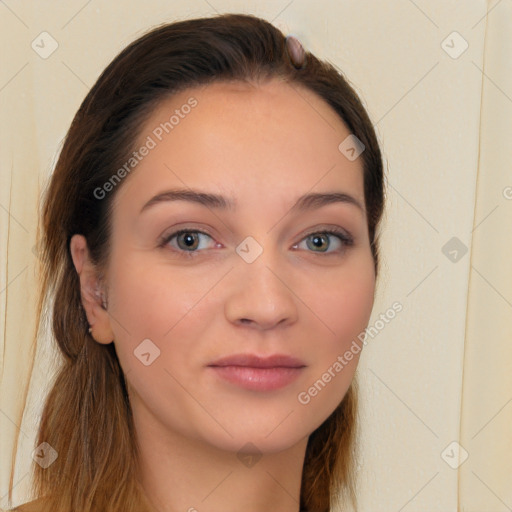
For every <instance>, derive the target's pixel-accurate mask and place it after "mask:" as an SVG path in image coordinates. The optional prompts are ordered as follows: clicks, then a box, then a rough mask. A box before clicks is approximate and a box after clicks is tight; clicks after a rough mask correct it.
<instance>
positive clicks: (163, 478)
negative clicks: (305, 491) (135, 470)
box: [134, 417, 308, 512]
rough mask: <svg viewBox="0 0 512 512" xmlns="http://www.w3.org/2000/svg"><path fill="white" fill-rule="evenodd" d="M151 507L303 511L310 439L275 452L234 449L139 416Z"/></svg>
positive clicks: (189, 511) (192, 511) (197, 511)
mask: <svg viewBox="0 0 512 512" xmlns="http://www.w3.org/2000/svg"><path fill="white" fill-rule="evenodd" d="M134 420H135V425H136V432H137V442H138V449H139V456H140V457H139V462H140V467H139V471H140V475H139V476H140V481H141V483H142V487H143V488H144V491H145V493H146V495H147V498H148V500H149V501H150V503H151V504H152V506H153V511H152V512H205V511H208V512H235V511H236V512H238V511H240V510H244V512H268V510H276V511H279V512H299V508H300V507H299V505H300V487H301V478H302V468H303V464H304V457H305V452H306V445H307V440H308V438H307V437H306V438H304V439H303V440H301V441H300V442H299V443H297V444H296V445H294V446H292V447H290V448H288V449H286V450H284V451H281V452H277V453H264V454H260V453H246V454H242V453H236V452H232V451H225V450H221V449H218V448H217V447H215V446H212V445H211V444H207V443H205V442H204V441H202V440H197V439H191V438H190V437H185V436H182V435H180V434H179V433H176V432H169V430H168V429H165V428H164V427H163V426H162V425H159V424H155V423H151V421H150V419H149V417H144V418H140V417H138V418H135V417H134Z"/></svg>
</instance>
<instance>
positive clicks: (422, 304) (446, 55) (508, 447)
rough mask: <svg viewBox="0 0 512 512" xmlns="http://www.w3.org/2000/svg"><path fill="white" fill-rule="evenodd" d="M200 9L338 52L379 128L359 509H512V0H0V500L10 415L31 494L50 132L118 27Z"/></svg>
mask: <svg viewBox="0 0 512 512" xmlns="http://www.w3.org/2000/svg"><path fill="white" fill-rule="evenodd" d="M215 12H219V13H220V12H246V13H253V14H256V15H260V16H262V17H264V18H266V19H268V20H269V21H273V22H274V23H275V24H276V25H277V26H279V27H280V28H281V29H282V30H283V31H284V32H286V33H293V34H295V35H296V36H298V37H299V38H300V39H301V41H302V42H303V44H304V46H305V47H307V48H308V49H310V50H311V51H313V52H315V53H317V54H318V55H319V56H320V57H322V58H325V59H327V60H329V61H331V62H332V63H334V64H335V65H336V66H338V67H339V68H340V69H341V70H342V71H343V72H344V73H345V74H346V75H347V77H348V78H349V80H350V81H351V82H352V83H353V84H354V85H355V87H356V89H357V90H358V92H359V93H360V94H361V96H362V98H363V100H364V102H365V104H366V106H367V108H368V110H369V112H370V115H371V117H372V119H373V121H374V123H375V126H376V129H377V132H378V135H379V138H380V140H381V142H382V145H383V151H384V155H385V160H386V167H387V178H388V179H387V182H388V188H389V194H388V210H387V214H386V218H385V221H384V223H383V226H382V228H383V229H382V274H381V276H380V280H379V283H378V291H377V299H376V303H375V308H374V313H373V315H372V319H371V321H370V326H371V327H372V330H370V331H369V332H368V337H367V344H366V345H365V349H364V350H363V353H362V357H361V360H360V366H359V368H358V372H357V374H358V379H359V383H360V388H361V402H362V409H361V420H362V430H361V452H362V453H361V460H360V461H359V475H360V498H359V499H360V505H361V509H360V512H381V511H382V512H419V511H425V510H428V511H430V512H452V511H454V512H455V511H463V512H502V511H503V512H505V511H510V510H512V486H511V485H510V483H511V482H512V457H511V454H512V263H511V260H512V259H511V254H512V144H511V141H512V64H511V62H512V36H511V33H512V1H511V0H494V1H489V2H486V1H484V0H466V1H464V2H462V1H460V0H450V1H447V0H428V1H427V0H388V1H387V2H381V1H378V0H373V1H370V0H368V1H359V2H355V1H349V0H343V1H334V0H326V1H323V2H321V1H320V2H312V1H307V0H291V1H290V0H283V1H277V0H276V1H269V0H267V1H259V2H258V1H256V0H250V1H239V0H231V1H229V0H208V1H207V0H195V1H193V2H187V1H185V0H175V1H172V2H169V1H164V0H146V1H145V2H135V1H133V0H130V1H124V2H105V1H101V0H89V1H86V0H73V1H69V2H56V1H54V2H31V1H26V0H20V1H17V2H16V1H14V0H5V1H0V41H1V44H0V48H1V49H0V52H1V54H0V55H1V66H0V114H1V118H0V269H1V271H0V509H2V508H6V507H7V496H6V495H7V490H8V481H9V472H10V468H11V451H12V447H13V444H14V437H15V434H16V432H17V431H18V430H19V431H21V434H20V446H19V449H18V455H17V471H16V476H15V484H16V487H15V490H14V505H17V504H20V503H22V502H24V501H27V500H28V499H29V495H28V489H29V480H30V473H29V472H30V467H31V464H34V462H33V460H32V457H31V453H32V450H33V449H34V447H35V446H34V441H35V433H36V429H37V422H38V417H39V415H40V412H41V405H42V401H43V399H44V396H45V393H46V392H47V389H48V387H47V384H48V381H49V380H50V378H51V377H52V375H53V372H54V371H55V368H56V366H57V364H58V357H57V354H56V353H55V352H54V349H53V346H52V344H51V339H50V338H49V337H48V336H47V337H43V339H42V340H41V344H40V346H39V348H38V350H37V352H35V347H34V346H33V344H32V332H33V329H34V312H35V290H36V276H35V268H36V266H35V264H36V261H37V250H36V249H35V248H34V244H35V235H36V226H37V203H38V198H39V195H40V193H41V190H42V187H43V186H44V184H45V183H46V180H47V177H48V175H49V174H50V172H51V170H52V166H53V164H54V162H55V159H56V156H57V153H58V150H59V148H60V142H61V140H62V138H63V136H64V135H65V133H66V130H67V128H68V126H69V124H70V122H71V119H72V117H73V115H74V113H75V111H76V110H77V108H78V106H79V104H80V103H81V101H82V99H83V98H84V96H85V94H86V93H87V91H88V90H89V88H90V87H91V86H92V84H93V83H94V81H95V80H96V79H97V77H98V76H99V74H100V73H101V71H102V70H103V68H104V67H105V66H106V65H107V64H108V62H109V61H110V60H111V59H112V58H113V57H114V56H115V55H116V54H117V53H118V52H119V51H120V50H121V49H122V48H123V47H124V46H125V45H126V44H127V43H129V42H130V41H132V40H133V39H134V38H136V37H138V36H139V35H141V34H142V33H143V32H144V31H146V30H147V29H149V28H150V27H151V26H153V25H155V24H159V23H162V22H165V21H172V20H177V19H184V18H189V17H195V16H205V15H212V14H215ZM395 302H397V303H400V304H401V306H402V310H401V311H400V312H398V313H395V314H394V315H393V318H392V319H391V316H392V315H391V313H392V312H393V310H392V305H393V304H394V303H395ZM31 372H32V377H31V379H30V381H29V378H30V374H31ZM27 384H29V387H28V388H27V389H28V395H27V400H28V402H27V403H28V407H27V410H26V411H25V415H24V416H23V418H22V417H21V414H22V405H23V400H24V398H25V387H26V386H27Z"/></svg>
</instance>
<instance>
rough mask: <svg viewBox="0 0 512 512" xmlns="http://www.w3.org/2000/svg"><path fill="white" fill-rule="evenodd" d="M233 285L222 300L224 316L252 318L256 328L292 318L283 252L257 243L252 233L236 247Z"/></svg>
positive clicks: (293, 303)
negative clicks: (223, 302)
mask: <svg viewBox="0 0 512 512" xmlns="http://www.w3.org/2000/svg"><path fill="white" fill-rule="evenodd" d="M236 253H237V257H238V258H239V259H240V260H239V261H237V263H236V268H235V270H234V272H233V273H232V279H233V280H234V285H233V288H232V292H231V293H230V294H229V297H228V298H227V301H226V316H227V317H228V319H229V320H230V321H232V322H241V321H244V322H247V321H248V320H250V321H252V322H253V323H254V324H258V325H259V326H260V327H265V328H268V327H271V326H273V325H277V324H278V323H281V322H283V323H285V322H286V323H288V322H290V321H295V320H296V316H297V308H296V301H295V297H294V294H293V293H292V291H291V289H290V284H289V283H287V279H286V275H285V274H284V273H283V271H282V269H283V268H284V265H282V264H281V263H282V261H281V260H282V258H283V257H284V256H283V255H281V254H279V251H278V250H277V249H276V248H274V247H272V246H271V244H270V243H269V244H266V245H265V246H263V244H260V243H259V242H258V241H257V240H256V239H255V238H253V237H252V236H248V237H247V238H245V239H244V240H243V241H242V242H241V243H240V244H239V245H238V246H237V248H236Z"/></svg>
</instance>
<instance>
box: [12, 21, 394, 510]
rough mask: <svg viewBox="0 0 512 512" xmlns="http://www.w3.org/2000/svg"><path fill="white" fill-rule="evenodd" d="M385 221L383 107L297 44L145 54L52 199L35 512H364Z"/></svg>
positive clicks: (95, 114) (70, 141)
mask: <svg viewBox="0 0 512 512" xmlns="http://www.w3.org/2000/svg"><path fill="white" fill-rule="evenodd" d="M383 207H384V187H383V170H382V161H381V154H380V150H379V146H378V142H377V139H376V136H375V133H374V130H373V127H372V124H371V122H370V120H369V118H368V115H367V113H366V111H365V109H364V108H363V106H362V104H361V102H360V100H359V98H358V97H357V94H356V93H355V92H354V90H353V89H352V88H351V87H350V86H349V84H348V83H347V82H346V80H345V79H344V78H343V76H342V75H341V74H340V73H339V72H338V71H336V69H335V68H334V67H333V66H331V65H329V64H327V63H325V62H322V61H320V60H318V59H317V58H316V57H315V56H314V55H312V54H311V53H309V52H305V51H304V50H303V48H302V47H301V45H300V43H299V42H298V41H297V40H296V39H295V38H293V37H289V38H285V37H284V36H283V35H282V33H281V32H280V31H279V30H277V29H276V28H275V27H273V26H272V25H271V24H269V23H268V22H266V21H264V20H262V19H259V18H256V17H254V16H246V15H234V14H229V15H222V16H217V17H213V18H207V19H206V18H203V19H194V20H187V21H181V22H177V23H173V24H166V25H163V26H161V27H158V28H156V29H154V30H152V31H151V32H149V33H148V34H146V35H144V36H143V37H141V38H140V39H138V40H137V41H135V42H134V43H132V44H130V45H129V46H128V47H127V48H126V49H125V50H124V51H122V52H121V53H120V55H118V56H117V57H116V58H115V59H114V60H113V62H112V63H111V64H110V65H109V66H108V67H107V68H106V70H105V71H104V72H103V74H102V75H101V76H100V78H99V79H98V81H97V82H96V84H95V85H94V87H93V88H92V89H91V91H90V92H89V94H88V95H87V97H86V98H85V100H84V102H83V104H82V105H81V107H80V109H79V111H78V112H77V114H76V116H75V119H74V120H73V123H72V125H71V127H70V129H69V132H68V135H67V137H66V140H65V143H64V146H63V149H62V152H61V154H60V157H59V160H58V162H57V165H56V168H55V171H54V173H53V175H52V177H51V181H50V184H49V187H48V189H47V191H46V196H45V202H44V207H43V214H42V239H41V247H42V261H43V265H42V271H43V274H42V290H41V304H40V308H39V317H38V318H39V320H40V321H41V322H42V321H43V317H42V315H41V311H44V310H46V307H47V306H48V305H51V307H52V326H53V334H54V336H55V339H56V341H57V343H58V346H59V349H60V351H61V352H62V355H63V362H62V368H61V369H60V371H59V373H58V375H57V377H56V381H55V383H54V384H53V387H52V389H51V391H50V393H49V395H48V397H47V400H46V403H45V405H44V410H43V414H42V418H41V423H40V429H39V435H38V442H37V449H36V456H38V457H39V460H38V461H37V463H35V464H34V470H35V474H34V495H35V496H37V497H39V499H37V500H35V501H33V502H31V503H29V504H26V505H25V506H21V507H19V508H18V509H15V510H19V511H32V510H34V511H38V512H39V511H52V512H55V511H61V510H62V511H69V510H73V511H83V512H93V511H94V512H100V511H101V512H103V511H123V512H126V511H137V512H141V511H159V512H163V511H166V512H167V511H169V512H171V511H178V510H188V511H194V510H197V511H199V512H200V511H202V510H205V511H206V510H207V511H217V510H223V511H226V510H239V509H241V508H242V507H243V508H244V510H249V511H254V512H257V511H268V510H279V511H284V512H288V511H290V512H291V511H294V512H297V511H299V510H307V511H308V512H321V511H322V512H324V511H327V510H330V507H335V506H336V504H337V503H338V498H339V500H340V503H343V502H344V500H351V502H352V504H353V506H354V508H355V507H356V490H355V475H354V467H355V462H356V461H355V459H356V456H357V451H356V419H357V392H356V391H357V390H356V380H355V378H354V374H355V370H356V367H357V362H358V359H359V356H360V351H361V348H362V347H361V341H362V340H361V338H362V336H361V333H363V332H364V329H365V327H366V326H367V324H368V321H369V318H370V314H371V310H372V307H373V300H374V293H375V286H376V277H377V272H378V236H377V228H378V225H379V221H380V219H381V216H382V212H383ZM38 450H39V451H38ZM37 454H38V455H37ZM36 458H37V457H36Z"/></svg>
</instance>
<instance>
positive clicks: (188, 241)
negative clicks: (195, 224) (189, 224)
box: [184, 233, 194, 247]
mask: <svg viewBox="0 0 512 512" xmlns="http://www.w3.org/2000/svg"><path fill="white" fill-rule="evenodd" d="M184 240H185V245H186V246H187V247H192V246H193V245H194V237H193V236H192V235H191V234H190V233H186V234H185V235H184Z"/></svg>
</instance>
